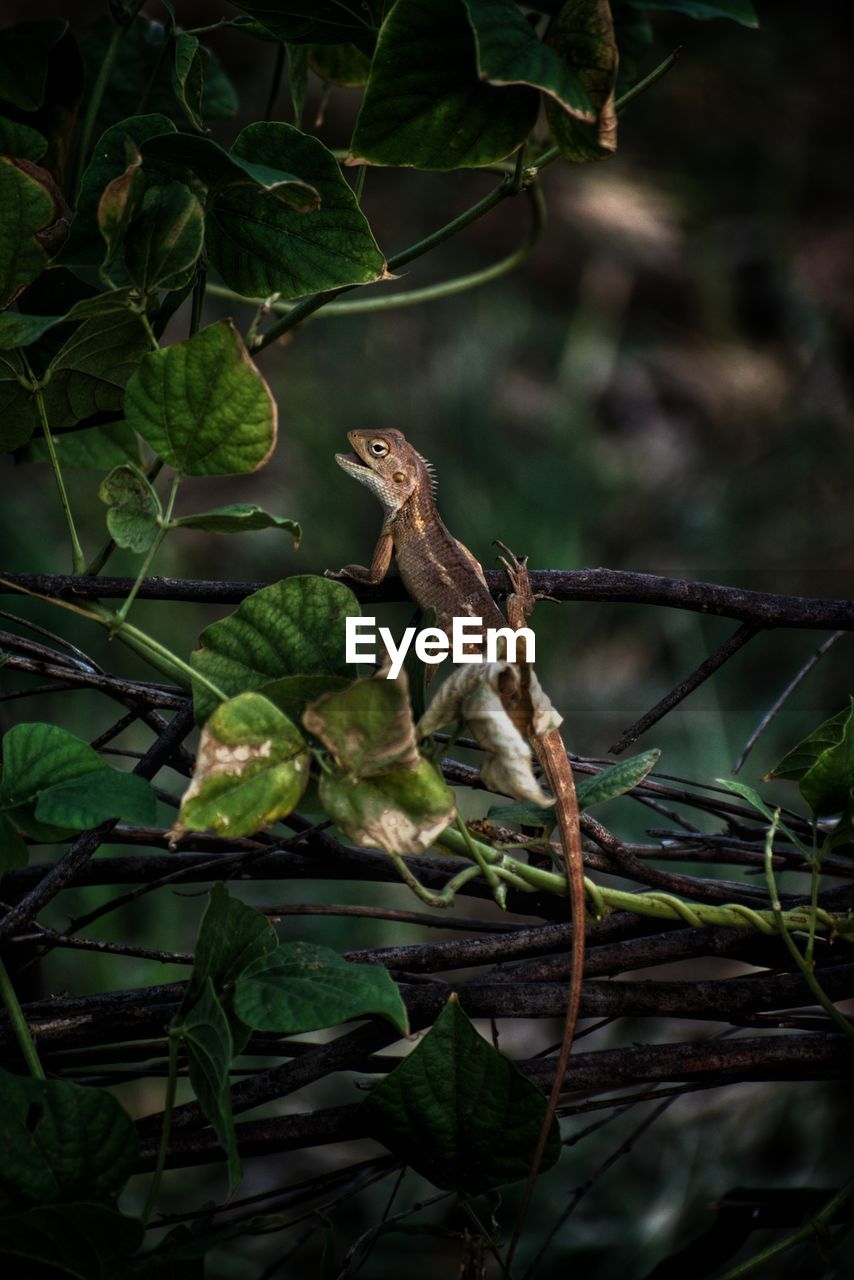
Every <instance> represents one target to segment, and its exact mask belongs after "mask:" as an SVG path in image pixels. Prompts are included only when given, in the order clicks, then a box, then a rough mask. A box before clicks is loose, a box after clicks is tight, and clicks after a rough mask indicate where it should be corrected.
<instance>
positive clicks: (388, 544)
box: [323, 533, 394, 587]
mask: <svg viewBox="0 0 854 1280" xmlns="http://www.w3.org/2000/svg"><path fill="white" fill-rule="evenodd" d="M393 550H394V542H393V540H392V536H391V534H390V533H381V534H380V536H379V538H378V540H377V545H376V546H375V547H374V554H373V558H372V559H371V567H370V568H369V569H366V568H365V566H364V565H362V564H345V565H344V568H343V569H339V570H338V571H337V572H336V571H335V570H334V569H327V570H326V572H325V574H324V575H323V576H324V577H325V578H352V579H353V580H354V582H364V583H366V584H368V585H370V586H372V587H375V586H376V585H377V583H378V582H382V580H383V578H384V577H385V576H386V574H387V573H388V567H389V565H390V564H391V556H392V552H393Z"/></svg>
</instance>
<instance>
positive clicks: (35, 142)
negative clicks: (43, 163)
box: [0, 116, 47, 161]
mask: <svg viewBox="0 0 854 1280" xmlns="http://www.w3.org/2000/svg"><path fill="white" fill-rule="evenodd" d="M46 151H47V138H44V137H42V135H41V134H40V133H38V132H37V130H35V129H31V128H30V126H29V125H28V124H20V123H19V122H18V121H17V120H7V119H6V118H5V116H0V153H2V154H3V155H4V156H16V157H18V158H19V159H24V160H34V161H35V160H41V158H42V156H43V155H44V153H45V152H46Z"/></svg>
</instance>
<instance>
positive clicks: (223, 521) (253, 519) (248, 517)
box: [173, 502, 302, 547]
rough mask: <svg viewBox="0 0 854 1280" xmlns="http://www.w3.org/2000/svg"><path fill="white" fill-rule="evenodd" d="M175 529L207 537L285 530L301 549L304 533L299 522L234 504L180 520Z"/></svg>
mask: <svg viewBox="0 0 854 1280" xmlns="http://www.w3.org/2000/svg"><path fill="white" fill-rule="evenodd" d="M173 524H174V526H175V528H176V529H202V530H204V532H205V533H247V532H254V531H255V530H256V529H282V530H283V531H284V532H285V533H289V534H290V535H291V537H292V538H293V540H294V546H295V547H298V546H299V542H300V538H301V537H302V530H301V529H300V526H299V525H298V524H297V522H296V520H288V519H287V518H286V517H285V516H273V515H270V513H269V511H264V510H263V509H262V508H261V507H256V506H253V505H252V504H251V503H249V502H232V503H229V505H228V506H227V507H214V509H213V510H212V511H202V512H200V513H199V514H198V515H195V516H181V518H180V519H179V520H174V521H173Z"/></svg>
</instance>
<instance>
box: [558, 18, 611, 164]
mask: <svg viewBox="0 0 854 1280" xmlns="http://www.w3.org/2000/svg"><path fill="white" fill-rule="evenodd" d="M549 44H551V45H552V46H553V47H554V49H555V51H556V52H557V53H558V54H559V55H560V56H561V58H562V59H563V61H564V62H565V63H566V65H567V66H569V67H571V68H572V70H573V71H574V72H575V74H576V75H577V76H578V79H579V80H580V82H581V84H582V85H583V86H584V89H585V91H586V93H587V97H588V99H589V100H590V102H591V103H592V104H593V106H594V108H595V110H596V121H595V122H594V123H593V124H586V123H585V122H584V121H582V120H577V119H575V118H574V117H573V116H571V115H569V114H568V113H567V112H566V111H563V110H561V108H560V107H559V106H558V105H557V103H556V102H554V101H552V100H551V99H547V100H546V119H547V120H548V122H549V128H550V129H551V131H552V134H553V135H554V140H555V142H556V143H557V145H558V147H559V148H560V153H561V155H562V156H563V157H564V159H565V160H569V161H571V162H572V163H573V164H585V163H586V162H587V161H589V160H601V159H605V158H607V157H608V156H611V155H613V153H614V152H615V151H616V149H617V110H616V106H615V88H616V84H617V67H618V61H619V55H618V52H617V44H616V41H615V39H614V20H613V18H612V16H611V6H610V4H609V3H608V0H568V3H567V4H565V5H564V7H563V8H562V9H561V11H560V13H559V14H558V16H557V18H556V20H555V22H554V24H553V26H552V28H551V30H550V32H549Z"/></svg>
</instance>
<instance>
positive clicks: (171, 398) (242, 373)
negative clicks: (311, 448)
mask: <svg viewBox="0 0 854 1280" xmlns="http://www.w3.org/2000/svg"><path fill="white" fill-rule="evenodd" d="M125 415H126V417H127V419H128V421H129V423H130V424H131V426H132V427H133V428H134V430H136V431H138V432H139V434H140V435H141V436H142V438H143V439H144V440H145V441H146V443H147V444H149V445H150V446H151V448H152V449H153V450H154V451H155V453H157V454H159V456H160V457H161V458H162V459H163V461H164V462H167V463H168V464H169V466H170V467H174V468H175V470H176V471H180V472H182V473H183V474H185V475H191V476H222V475H226V476H227V475H243V474H245V473H246V472H249V471H257V470H258V468H259V467H261V466H263V465H264V463H265V462H266V461H267V459H268V458H269V456H270V454H271V453H272V452H273V448H274V447H275V443H276V428H277V423H278V415H277V411H276V402H275V400H274V399H273V396H272V394H271V392H270V388H269V387H268V386H267V383H266V382H265V381H264V379H263V377H262V376H261V374H260V373H259V372H258V370H257V369H256V367H255V365H254V364H253V363H252V360H251V359H250V357H249V354H248V352H247V350H246V347H245V346H244V345H243V339H242V338H241V337H240V334H239V333H238V332H237V330H236V329H235V327H234V324H233V323H232V321H231V320H218V321H217V323H216V324H211V325H208V327H207V328H206V329H200V330H199V332H198V333H194V334H193V335H192V337H190V338H188V339H187V340H186V341H185V342H176V343H175V344H174V345H173V346H171V347H167V348H166V349H165V350H159V351H151V352H149V354H148V355H147V356H146V357H145V359H144V360H143V361H142V363H141V364H140V366H139V368H138V369H137V371H136V373H134V375H133V377H132V378H131V379H130V381H129V382H128V386H127V391H126V393H125Z"/></svg>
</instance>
